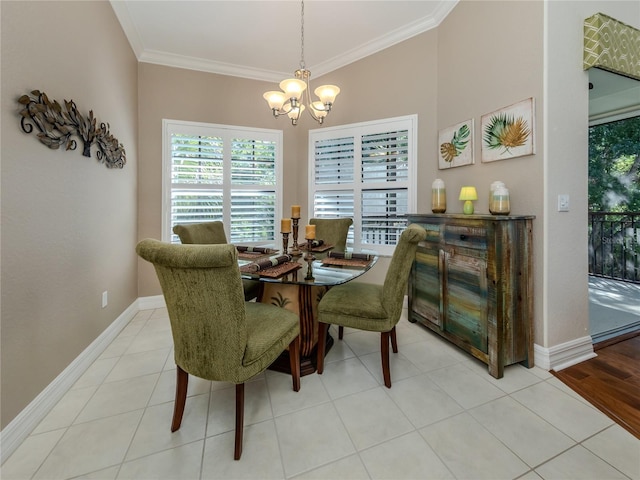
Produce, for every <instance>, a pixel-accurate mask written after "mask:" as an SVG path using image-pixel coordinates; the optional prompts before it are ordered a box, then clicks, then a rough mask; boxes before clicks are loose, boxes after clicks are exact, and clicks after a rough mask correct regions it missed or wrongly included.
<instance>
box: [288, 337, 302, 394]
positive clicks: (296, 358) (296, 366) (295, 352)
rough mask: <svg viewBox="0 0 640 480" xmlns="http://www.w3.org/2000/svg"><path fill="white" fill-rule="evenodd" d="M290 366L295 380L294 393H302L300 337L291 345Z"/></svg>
mask: <svg viewBox="0 0 640 480" xmlns="http://www.w3.org/2000/svg"><path fill="white" fill-rule="evenodd" d="M289 365H290V367H291V377H292V379H293V391H294V392H299V391H300V335H298V336H297V337H296V338H294V339H293V341H292V342H291V343H290V344H289Z"/></svg>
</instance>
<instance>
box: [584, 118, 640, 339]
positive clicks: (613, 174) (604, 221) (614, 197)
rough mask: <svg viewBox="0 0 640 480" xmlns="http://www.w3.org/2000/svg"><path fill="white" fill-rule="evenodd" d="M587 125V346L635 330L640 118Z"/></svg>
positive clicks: (639, 285)
mask: <svg viewBox="0 0 640 480" xmlns="http://www.w3.org/2000/svg"><path fill="white" fill-rule="evenodd" d="M624 117H625V118H617V119H613V120H610V118H614V117H612V116H610V117H603V118H601V119H600V120H601V121H599V122H594V123H593V124H592V125H590V127H589V324H590V334H591V337H592V339H593V343H599V342H602V341H604V340H609V339H611V338H614V337H616V336H620V335H625V334H628V333H630V332H633V331H637V330H640V115H635V116H630V117H626V116H624Z"/></svg>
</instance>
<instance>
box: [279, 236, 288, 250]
mask: <svg viewBox="0 0 640 480" xmlns="http://www.w3.org/2000/svg"><path fill="white" fill-rule="evenodd" d="M280 233H282V254H283V255H287V254H288V251H287V249H288V248H289V232H280Z"/></svg>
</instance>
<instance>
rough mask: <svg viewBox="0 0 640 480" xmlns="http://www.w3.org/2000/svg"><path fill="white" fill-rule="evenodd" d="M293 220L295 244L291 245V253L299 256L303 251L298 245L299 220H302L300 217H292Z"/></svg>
mask: <svg viewBox="0 0 640 480" xmlns="http://www.w3.org/2000/svg"><path fill="white" fill-rule="evenodd" d="M291 221H292V222H293V246H292V247H291V255H293V256H294V257H299V256H300V255H302V252H301V251H300V248H299V245H298V222H299V221H300V219H299V218H295V217H292V218H291Z"/></svg>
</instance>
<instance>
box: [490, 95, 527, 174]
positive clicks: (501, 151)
mask: <svg viewBox="0 0 640 480" xmlns="http://www.w3.org/2000/svg"><path fill="white" fill-rule="evenodd" d="M534 123H535V112H534V103H533V97H531V98H527V99H526V100H523V101H521V102H518V103H515V104H513V105H510V106H508V107H505V108H502V109H500V110H496V111H495V112H491V113H488V114H486V115H483V116H482V121H481V131H482V161H483V162H494V161H496V160H506V159H508V158H515V157H522V156H524V155H532V154H534V153H535V148H534V147H535V143H534V139H533V136H534V131H533V129H534Z"/></svg>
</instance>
